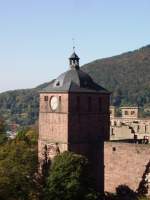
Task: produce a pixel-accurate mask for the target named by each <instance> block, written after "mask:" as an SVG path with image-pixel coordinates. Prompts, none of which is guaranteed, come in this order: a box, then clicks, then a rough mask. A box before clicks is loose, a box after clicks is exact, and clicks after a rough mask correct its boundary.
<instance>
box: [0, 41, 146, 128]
mask: <svg viewBox="0 0 150 200" xmlns="http://www.w3.org/2000/svg"><path fill="white" fill-rule="evenodd" d="M82 69H83V70H84V71H86V72H88V73H89V74H90V75H91V76H92V77H93V79H94V80H95V81H96V82H98V83H99V84H100V85H102V86H103V87H105V88H106V89H108V90H109V91H111V92H112V99H111V103H112V104H114V105H116V106H120V105H121V106H122V105H139V106H141V107H142V112H141V113H142V115H143V116H150V110H147V111H145V112H143V110H144V108H147V107H149V106H150V77H149V74H150V45H149V46H146V47H144V48H141V49H139V50H136V51H133V52H128V53H125V54H122V55H119V56H114V57H111V58H106V59H100V60H96V61H93V62H91V63H89V64H86V65H84V66H83V67H82ZM47 85H48V83H45V84H43V85H40V86H39V87H37V88H34V89H27V90H15V91H9V92H5V93H1V94H0V114H1V116H2V117H3V118H4V119H7V123H10V122H17V123H18V124H21V125H29V124H32V123H34V122H35V120H37V118H38V106H39V105H38V104H39V103H38V102H39V99H38V96H39V91H41V90H42V88H44V87H46V86H47Z"/></svg>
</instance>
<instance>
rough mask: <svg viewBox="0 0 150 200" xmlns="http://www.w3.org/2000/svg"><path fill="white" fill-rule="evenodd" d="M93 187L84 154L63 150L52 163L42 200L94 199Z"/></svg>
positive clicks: (95, 196)
mask: <svg viewBox="0 0 150 200" xmlns="http://www.w3.org/2000/svg"><path fill="white" fill-rule="evenodd" d="M93 188H94V184H93V182H92V180H91V178H90V176H89V171H88V160H87V159H86V158H85V157H84V156H81V155H77V154H74V153H71V152H64V153H62V154H61V155H58V156H57V157H56V158H55V159H54V162H53V163H52V166H51V168H50V172H49V176H48V178H47V180H46V187H45V197H44V200H94V199H97V198H98V197H97V194H96V192H94V189H93Z"/></svg>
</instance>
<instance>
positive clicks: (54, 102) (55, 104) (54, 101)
mask: <svg viewBox="0 0 150 200" xmlns="http://www.w3.org/2000/svg"><path fill="white" fill-rule="evenodd" d="M58 106H59V100H58V98H57V97H55V96H53V97H52V98H51V99H50V107H51V109H52V110H53V111H55V110H56V109H57V108H58Z"/></svg>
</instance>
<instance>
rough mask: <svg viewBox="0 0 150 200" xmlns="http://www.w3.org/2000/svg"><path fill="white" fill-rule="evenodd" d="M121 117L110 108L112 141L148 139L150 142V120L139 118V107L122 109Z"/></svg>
mask: <svg viewBox="0 0 150 200" xmlns="http://www.w3.org/2000/svg"><path fill="white" fill-rule="evenodd" d="M120 109H121V116H120V117H118V116H117V115H116V108H115V107H114V106H110V139H111V140H123V139H135V138H136V139H137V140H144V139H148V141H149V142H150V119H149V118H140V117H139V107H132V106H130V107H121V108H120Z"/></svg>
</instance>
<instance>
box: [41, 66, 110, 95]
mask: <svg viewBox="0 0 150 200" xmlns="http://www.w3.org/2000/svg"><path fill="white" fill-rule="evenodd" d="M41 92H89V93H91V92H100V93H109V92H108V91H107V90H106V89H104V88H103V87H101V86H100V85H98V84H97V83H95V82H94V81H93V80H92V78H91V77H90V76H89V75H88V74H87V73H85V72H83V71H82V70H81V69H71V70H69V71H66V72H65V73H63V74H61V75H60V76H59V77H58V78H57V79H55V80H54V81H53V82H52V83H50V84H49V85H48V86H47V87H46V88H44V89H43V90H42V91H41Z"/></svg>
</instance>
